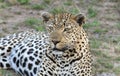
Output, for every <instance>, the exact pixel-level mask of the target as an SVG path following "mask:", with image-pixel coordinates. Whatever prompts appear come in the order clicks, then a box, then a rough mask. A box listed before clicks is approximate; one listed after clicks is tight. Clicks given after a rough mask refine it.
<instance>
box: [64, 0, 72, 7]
mask: <svg viewBox="0 0 120 76" xmlns="http://www.w3.org/2000/svg"><path fill="white" fill-rule="evenodd" d="M72 3H73V1H72V0H67V1H66V2H64V5H67V6H71V5H72Z"/></svg>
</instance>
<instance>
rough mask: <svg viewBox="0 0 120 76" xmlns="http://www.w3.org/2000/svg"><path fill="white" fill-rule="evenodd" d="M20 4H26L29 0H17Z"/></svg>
mask: <svg viewBox="0 0 120 76" xmlns="http://www.w3.org/2000/svg"><path fill="white" fill-rule="evenodd" d="M17 1H18V2H19V3H20V4H22V5H23V4H28V3H29V2H30V0H17Z"/></svg>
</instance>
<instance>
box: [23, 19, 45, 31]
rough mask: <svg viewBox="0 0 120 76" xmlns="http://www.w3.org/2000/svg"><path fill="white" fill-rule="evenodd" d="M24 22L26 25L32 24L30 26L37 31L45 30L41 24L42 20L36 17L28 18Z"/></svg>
mask: <svg viewBox="0 0 120 76" xmlns="http://www.w3.org/2000/svg"><path fill="white" fill-rule="evenodd" d="M24 24H25V25H26V26H30V27H32V28H34V29H36V30H37V31H43V30H44V27H43V26H40V25H41V24H42V21H41V20H38V19H36V18H28V19H26V20H25V21H24Z"/></svg>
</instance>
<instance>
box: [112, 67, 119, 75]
mask: <svg viewBox="0 0 120 76" xmlns="http://www.w3.org/2000/svg"><path fill="white" fill-rule="evenodd" d="M113 72H115V74H117V75H120V66H118V67H116V68H114V69H113Z"/></svg>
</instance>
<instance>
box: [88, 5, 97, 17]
mask: <svg viewBox="0 0 120 76" xmlns="http://www.w3.org/2000/svg"><path fill="white" fill-rule="evenodd" d="M96 15H97V10H95V9H94V8H93V7H92V6H90V7H89V8H88V17H89V18H93V17H96Z"/></svg>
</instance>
